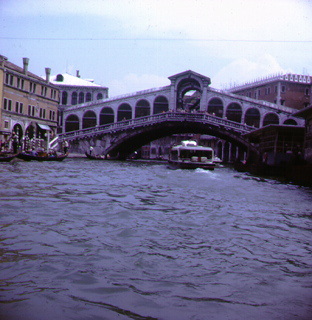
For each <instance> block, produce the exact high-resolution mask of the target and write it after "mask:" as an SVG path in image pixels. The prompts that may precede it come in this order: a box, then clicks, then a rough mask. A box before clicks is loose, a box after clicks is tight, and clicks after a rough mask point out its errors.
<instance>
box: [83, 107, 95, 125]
mask: <svg viewBox="0 0 312 320" xmlns="http://www.w3.org/2000/svg"><path fill="white" fill-rule="evenodd" d="M95 126H96V114H95V113H94V111H91V110H89V111H87V112H85V113H84V115H83V118H82V129H85V128H91V127H95Z"/></svg>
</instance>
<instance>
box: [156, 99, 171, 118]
mask: <svg viewBox="0 0 312 320" xmlns="http://www.w3.org/2000/svg"><path fill="white" fill-rule="evenodd" d="M168 110H169V103H168V99H167V98H166V97H164V96H158V97H157V98H156V99H155V101H154V106H153V114H158V113H162V112H167V111H168Z"/></svg>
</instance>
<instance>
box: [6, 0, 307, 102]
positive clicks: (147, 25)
mask: <svg viewBox="0 0 312 320" xmlns="http://www.w3.org/2000/svg"><path fill="white" fill-rule="evenodd" d="M0 27H1V29H0V30H1V33H0V49H1V50H0V53H1V54H3V55H5V56H7V57H8V58H9V60H10V61H12V62H13V63H15V64H17V65H20V66H22V58H23V57H29V58H30V65H29V69H30V71H32V72H34V73H36V74H39V75H44V68H45V67H50V68H51V69H52V74H57V73H63V72H68V73H71V74H73V75H75V73H76V70H80V74H81V77H82V78H87V79H90V78H91V79H94V80H95V83H98V84H101V85H104V86H107V87H109V89H110V90H109V92H110V96H114V95H118V94H125V93H130V92H134V91H138V90H144V89H148V88H153V87H158V86H164V85H168V84H169V80H168V79H167V78H168V77H169V76H171V75H174V74H176V73H179V72H182V71H185V70H189V69H191V70H194V71H195V72H198V73H201V74H203V75H205V76H208V77H210V78H211V80H212V84H211V86H212V87H215V88H224V87H228V86H229V85H232V84H234V83H235V84H240V83H243V82H245V81H249V80H253V79H257V78H260V77H263V76H265V75H270V74H275V73H278V72H294V73H300V74H302V73H304V74H310V75H311V74H312V1H309V0H261V1H260V0H218V1H216V0H212V1H210V0H88V1H81V0H61V1H60V0H0Z"/></svg>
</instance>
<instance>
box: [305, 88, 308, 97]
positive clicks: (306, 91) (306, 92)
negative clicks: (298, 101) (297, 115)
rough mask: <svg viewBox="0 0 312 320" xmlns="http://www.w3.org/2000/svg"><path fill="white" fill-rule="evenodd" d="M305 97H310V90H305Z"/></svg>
mask: <svg viewBox="0 0 312 320" xmlns="http://www.w3.org/2000/svg"><path fill="white" fill-rule="evenodd" d="M305 95H306V96H308V95H309V88H306V89H305Z"/></svg>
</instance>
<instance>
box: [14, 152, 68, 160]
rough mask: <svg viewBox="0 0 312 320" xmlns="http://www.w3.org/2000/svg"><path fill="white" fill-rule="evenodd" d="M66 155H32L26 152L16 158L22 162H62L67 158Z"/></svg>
mask: <svg viewBox="0 0 312 320" xmlns="http://www.w3.org/2000/svg"><path fill="white" fill-rule="evenodd" d="M67 156H68V153H65V154H46V153H42V154H34V153H28V152H22V153H19V154H18V155H17V158H19V159H22V160H24V161H32V160H35V161H63V160H64V159H65V158H67Z"/></svg>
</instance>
